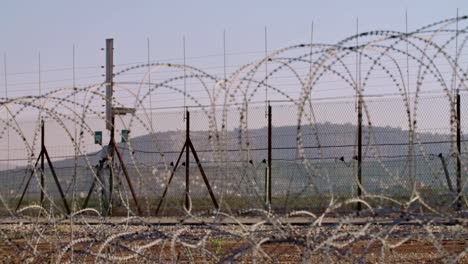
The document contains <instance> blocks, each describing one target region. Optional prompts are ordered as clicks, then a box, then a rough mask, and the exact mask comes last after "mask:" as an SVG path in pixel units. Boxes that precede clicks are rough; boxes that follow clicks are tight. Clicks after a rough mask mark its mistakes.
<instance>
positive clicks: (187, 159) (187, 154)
mask: <svg viewBox="0 0 468 264" xmlns="http://www.w3.org/2000/svg"><path fill="white" fill-rule="evenodd" d="M185 118H186V120H185V122H186V128H185V209H187V210H188V209H189V206H190V204H189V193H190V181H189V176H190V144H189V143H190V112H189V111H188V110H187V114H186V115H185Z"/></svg>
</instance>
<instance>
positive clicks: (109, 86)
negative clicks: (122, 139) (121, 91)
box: [106, 39, 114, 132]
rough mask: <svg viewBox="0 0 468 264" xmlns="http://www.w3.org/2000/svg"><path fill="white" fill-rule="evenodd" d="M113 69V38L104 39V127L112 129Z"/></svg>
mask: <svg viewBox="0 0 468 264" xmlns="http://www.w3.org/2000/svg"><path fill="white" fill-rule="evenodd" d="M113 69H114V39H106V128H107V130H110V131H111V132H112V130H114V126H113V125H114V124H113V123H112V121H111V119H112V117H113V114H112V94H113V92H114V91H113V77H114V76H113V75H114V74H113Z"/></svg>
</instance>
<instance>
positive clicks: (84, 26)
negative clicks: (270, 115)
mask: <svg viewBox="0 0 468 264" xmlns="http://www.w3.org/2000/svg"><path fill="white" fill-rule="evenodd" d="M457 8H459V13H460V15H464V14H468V1H466V0H459V1H456V0H454V1H434V0H431V1H428V0H426V1H403V0H392V1H375V0H355V1H335V0H328V1H266V0H265V1H245V0H236V1H214V0H212V1H121V0H113V1H87V0H82V1H22V0H16V1H2V4H1V8H0V39H1V41H0V52H2V53H3V52H4V53H6V55H7V61H8V63H7V64H8V67H7V68H8V73H9V74H11V76H9V77H8V82H9V93H10V95H11V96H14V95H15V94H16V95H25V94H26V93H28V90H32V89H34V88H33V87H34V85H32V84H31V83H34V82H35V81H36V79H37V69H38V53H39V52H40V53H41V67H42V69H43V71H44V73H43V76H42V81H43V82H44V84H43V87H44V88H43V89H45V90H46V89H48V88H50V89H52V88H58V87H59V86H61V85H65V84H69V83H70V82H71V80H70V71H65V72H55V71H48V70H51V69H61V68H70V67H71V64H72V46H73V45H75V48H76V65H77V67H85V66H96V67H98V66H100V65H103V62H104V54H103V52H102V51H100V48H102V47H104V39H105V38H108V37H113V38H114V39H115V56H116V57H115V63H116V64H124V63H132V62H140V61H141V62H144V61H146V58H147V38H149V39H150V42H151V45H150V46H151V59H152V60H158V59H168V58H180V57H181V56H182V37H183V36H185V37H186V41H187V48H186V50H187V57H188V58H189V61H188V64H194V65H195V66H196V64H197V62H196V61H194V60H190V57H196V56H203V55H209V54H220V53H222V50H223V46H222V34H223V31H224V30H226V41H227V44H226V49H227V52H228V53H229V52H259V51H262V50H263V49H264V27H265V26H267V27H268V46H269V49H275V48H280V47H284V46H287V45H290V44H297V43H300V42H309V41H310V29H311V22H312V21H314V25H315V26H314V32H315V33H314V38H315V40H316V41H317V42H321V43H334V42H337V41H339V40H340V39H342V38H345V37H347V36H349V35H352V34H353V33H354V32H355V31H356V29H355V20H356V17H359V24H360V26H359V27H360V31H365V30H373V29H394V30H401V31H404V30H405V9H407V10H408V14H409V29H410V30H411V29H416V28H418V27H420V26H423V25H426V24H428V23H432V22H434V21H438V20H442V19H445V18H449V17H454V16H455V14H456V9H457ZM245 62H246V63H247V62H248V60H246V61H245ZM220 63H222V61H221V62H220ZM0 68H2V74H0V80H1V83H0V86H1V87H2V88H0V89H1V90H0V91H2V90H4V88H3V86H4V85H3V63H2V64H1V65H0ZM84 71H85V70H81V71H80V70H79V69H78V70H77V79H78V80H77V84H81V83H82V84H85V83H95V82H100V81H101V79H102V77H100V75H101V74H102V73H103V71H102V70H100V69H99V68H93V69H88V70H87V71H86V72H84ZM90 71H91V72H90ZM24 72H26V73H25V74H22V75H15V74H14V73H24ZM28 72H29V73H28ZM88 76H93V78H91V77H89V78H88ZM28 82H30V83H29V84H28ZM48 82H49V83H48ZM23 83H26V84H23ZM15 84H16V85H15ZM2 96H3V94H2ZM11 96H10V97H11Z"/></svg>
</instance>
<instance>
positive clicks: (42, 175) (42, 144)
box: [40, 120, 45, 206]
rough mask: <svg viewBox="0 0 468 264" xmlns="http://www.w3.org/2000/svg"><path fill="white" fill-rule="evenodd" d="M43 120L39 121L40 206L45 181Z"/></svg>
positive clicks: (42, 201) (42, 200)
mask: <svg viewBox="0 0 468 264" xmlns="http://www.w3.org/2000/svg"><path fill="white" fill-rule="evenodd" d="M44 149H45V143H44V120H41V153H40V155H41V206H42V205H43V203H44V190H45V181H44V173H45V171H44Z"/></svg>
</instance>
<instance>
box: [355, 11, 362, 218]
mask: <svg viewBox="0 0 468 264" xmlns="http://www.w3.org/2000/svg"><path fill="white" fill-rule="evenodd" d="M358 49H359V19H358V18H356V93H357V100H358V104H357V107H358V124H357V125H358V153H357V163H358V164H357V166H358V167H357V180H358V184H357V195H358V198H361V195H362V189H361V186H362V95H361V91H360V90H359V89H360V82H361V56H360V55H361V54H360V52H359V50H358ZM361 207H362V204H361V203H360V202H358V203H357V208H356V209H357V215H359V213H360V212H361Z"/></svg>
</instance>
